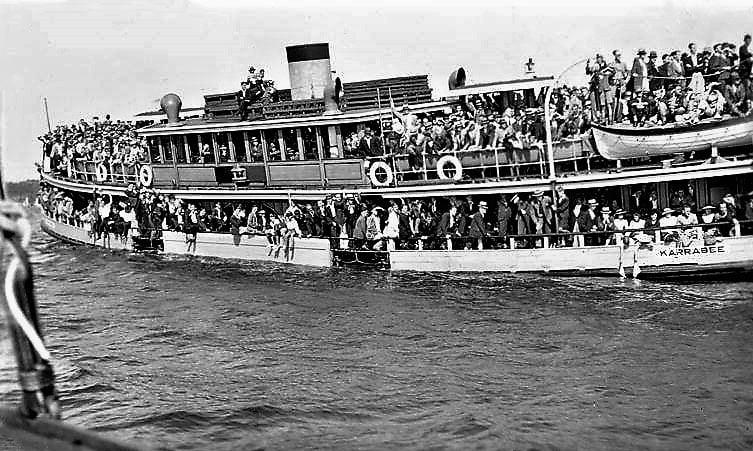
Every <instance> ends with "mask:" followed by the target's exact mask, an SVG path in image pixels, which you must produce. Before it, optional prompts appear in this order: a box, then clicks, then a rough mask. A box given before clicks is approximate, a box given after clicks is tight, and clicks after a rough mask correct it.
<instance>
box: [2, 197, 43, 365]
mask: <svg viewBox="0 0 753 451" xmlns="http://www.w3.org/2000/svg"><path fill="white" fill-rule="evenodd" d="M0 231H2V233H3V236H4V237H5V239H6V241H7V242H8V244H9V245H10V246H11V248H12V249H13V252H14V256H13V258H12V259H11V261H10V263H9V264H8V271H7V272H6V274H5V286H4V288H5V300H6V303H7V304H8V311H9V312H10V314H11V316H12V317H13V320H15V321H16V323H17V324H18V326H19V327H20V328H21V330H22V331H23V333H24V335H26V338H27V339H28V340H29V342H30V343H31V345H32V346H33V347H34V350H35V351H36V352H37V354H39V357H40V358H41V359H42V360H44V361H46V362H49V360H50V352H49V351H48V350H47V348H46V347H45V345H44V342H43V341H42V338H41V337H40V336H39V334H38V333H37V331H36V329H35V328H34V326H33V325H32V324H31V322H29V319H28V318H27V317H26V315H25V314H24V312H23V310H21V307H20V306H19V304H18V298H17V296H16V289H15V288H16V286H17V284H19V282H22V281H23V278H25V277H27V276H28V274H29V273H28V271H27V270H26V268H27V267H28V266H29V256H28V254H27V253H26V251H25V250H24V248H25V247H26V246H28V244H29V242H30V240H31V225H30V224H29V221H28V220H27V219H26V216H25V214H24V210H23V209H22V207H21V206H20V205H18V204H16V203H11V202H3V203H0Z"/></svg>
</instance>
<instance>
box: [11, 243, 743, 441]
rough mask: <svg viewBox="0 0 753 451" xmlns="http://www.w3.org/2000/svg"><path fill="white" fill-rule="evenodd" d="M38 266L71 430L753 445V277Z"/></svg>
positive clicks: (105, 260) (59, 262) (84, 254)
mask: <svg viewBox="0 0 753 451" xmlns="http://www.w3.org/2000/svg"><path fill="white" fill-rule="evenodd" d="M33 258H34V261H35V262H36V268H37V279H36V280H37V287H38V295H39V298H40V303H41V316H42V318H43V325H44V329H45V333H46V336H47V341H48V344H49V345H50V348H51V350H52V353H53V355H54V356H55V359H56V361H55V368H56V371H57V373H58V387H59V389H60V392H61V397H62V406H63V409H64V418H65V419H66V420H67V421H69V422H71V423H73V424H77V425H82V426H86V427H88V428H92V429H94V430H97V431H100V432H102V433H104V434H107V435H109V436H113V437H117V438H120V439H126V440H138V441H141V442H143V443H149V444H153V445H156V446H158V447H164V448H167V449H191V450H200V449H218V450H231V449H233V450H234V449H253V448H254V447H258V446H261V447H266V448H267V449H316V448H318V449H333V448H334V449H396V448H408V449H523V450H527V449H539V450H547V449H662V450H663V449H750V448H752V447H753V429H751V426H752V425H753V352H751V343H753V340H752V339H753V282H744V283H729V282H724V283H715V284H687V283H685V284H670V283H656V282H640V283H636V282H633V281H620V280H618V279H606V278H605V279H600V278H589V279H586V278H582V279H579V278H541V277H534V276H522V275H513V276H510V275H496V276H489V275H481V276H478V275H473V276H464V275H463V276H460V275H452V274H444V275H426V274H405V275H391V274H389V273H385V272H379V273H368V272H360V271H353V270H346V269H332V270H319V269H303V268H294V267H290V266H279V265H273V264H254V263H237V262H230V263H229V262H219V261H209V260H198V259H187V258H186V259H184V258H159V257H151V256H143V255H129V254H125V253H115V254H112V253H109V252H106V251H102V250H97V249H91V248H85V247H76V246H70V245H66V244H62V243H59V242H56V241H54V240H52V239H51V238H49V237H47V236H46V235H44V234H42V233H41V232H37V233H36V234H35V239H34V242H33ZM9 348H10V346H9V343H8V341H7V338H6V337H3V339H2V342H0V349H1V351H0V356H1V357H2V358H1V359H0V364H1V365H0V392H2V393H3V394H2V395H0V402H9V401H13V400H15V399H17V389H16V384H15V373H14V371H15V369H14V368H13V364H12V362H13V360H12V356H11V354H10V350H9ZM11 449H12V448H11Z"/></svg>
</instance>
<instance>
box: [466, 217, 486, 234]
mask: <svg viewBox="0 0 753 451" xmlns="http://www.w3.org/2000/svg"><path fill="white" fill-rule="evenodd" d="M468 236H469V237H471V238H481V237H484V236H486V224H485V223H484V216H483V215H482V214H481V212H476V213H475V214H474V215H473V216H471V225H470V226H469V227H468Z"/></svg>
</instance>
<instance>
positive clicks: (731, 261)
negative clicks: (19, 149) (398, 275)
mask: <svg viewBox="0 0 753 451" xmlns="http://www.w3.org/2000/svg"><path fill="white" fill-rule="evenodd" d="M744 226H745V228H744V230H746V231H749V229H748V228H747V226H748V224H744ZM42 228H43V230H44V231H46V232H47V233H48V234H50V235H52V236H54V237H56V238H58V239H61V240H64V241H68V242H73V243H78V244H90V245H95V246H100V247H105V248H109V249H114V250H133V249H134V246H133V243H132V242H129V241H128V240H126V241H123V240H121V238H119V237H117V236H114V235H112V234H105V235H108V236H107V237H99V238H97V237H96V235H95V234H94V233H92V232H91V231H89V230H85V229H84V228H81V227H78V226H75V225H71V224H66V223H64V222H61V221H57V220H55V219H53V218H50V217H46V216H45V217H44V218H43V221H42ZM738 235H739V229H738ZM541 239H542V240H544V239H545V238H541ZM511 240H513V241H511V242H514V240H515V238H514V237H513V238H511ZM548 242H549V241H548V239H547V241H546V242H545V243H544V244H548ZM386 244H387V246H390V244H389V243H386ZM160 245H161V250H160V252H162V253H165V254H170V255H187V256H202V257H213V258H224V259H237V260H248V261H266V262H276V263H284V264H296V265H306V266H314V267H324V268H326V267H332V266H348V265H352V264H355V265H367V266H371V267H388V268H390V270H391V271H419V272H469V273H473V272H501V273H519V272H525V273H540V274H561V275H604V276H617V277H629V276H631V277H633V278H646V277H664V276H666V277H676V276H696V275H703V274H712V275H727V274H737V275H742V274H747V273H749V272H751V271H753V235H743V236H730V237H715V238H713V239H711V240H709V239H703V238H699V239H696V240H692V241H687V242H680V241H678V242H675V243H663V242H657V243H647V244H640V243H635V244H631V245H624V246H623V245H616V244H611V245H597V246H583V247H572V246H571V247H549V246H545V247H540V248H537V247H534V248H527V249H522V248H515V246H511V248H508V249H476V250H473V249H462V250H460V249H459V250H446V249H445V250H428V249H422V248H421V247H420V246H419V248H418V249H409V250H408V249H404V250H397V249H391V248H390V247H385V248H389V249H391V250H389V251H383V250H377V251H374V250H364V249H365V248H356V249H353V248H348V246H347V239H344V240H343V239H338V238H332V239H330V238H299V237H289V238H283V237H277V238H274V237H271V236H264V235H248V234H230V233H197V234H194V235H191V234H186V233H182V232H174V231H164V232H163V234H162V240H161V243H160Z"/></svg>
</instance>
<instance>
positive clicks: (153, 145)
mask: <svg viewBox="0 0 753 451" xmlns="http://www.w3.org/2000/svg"><path fill="white" fill-rule="evenodd" d="M158 139H159V138H157V137H155V136H150V137H149V138H147V140H146V142H147V145H148V146H149V159H150V160H151V162H152V163H157V164H159V163H162V155H160V153H159V141H158Z"/></svg>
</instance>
